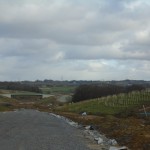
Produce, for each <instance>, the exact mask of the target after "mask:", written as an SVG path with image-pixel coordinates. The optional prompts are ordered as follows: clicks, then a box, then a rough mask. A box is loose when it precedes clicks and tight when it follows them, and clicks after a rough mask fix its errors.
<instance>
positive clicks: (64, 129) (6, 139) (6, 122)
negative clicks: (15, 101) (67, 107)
mask: <svg viewBox="0 0 150 150" xmlns="http://www.w3.org/2000/svg"><path fill="white" fill-rule="evenodd" d="M0 150H91V149H89V148H87V141H86V140H85V139H84V137H83V135H82V133H81V132H80V130H79V129H76V128H74V127H72V126H70V125H69V124H67V123H66V122H65V121H63V120H61V119H58V118H56V117H55V116H52V115H50V114H48V113H43V112H38V111H35V110H19V111H16V112H6V113H0Z"/></svg>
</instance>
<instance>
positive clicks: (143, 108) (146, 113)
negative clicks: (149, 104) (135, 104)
mask: <svg viewBox="0 0 150 150" xmlns="http://www.w3.org/2000/svg"><path fill="white" fill-rule="evenodd" d="M143 109H144V113H145V116H146V117H147V112H146V109H145V106H144V105H143Z"/></svg>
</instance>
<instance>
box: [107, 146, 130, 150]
mask: <svg viewBox="0 0 150 150" xmlns="http://www.w3.org/2000/svg"><path fill="white" fill-rule="evenodd" d="M109 150H128V148H127V147H126V146H123V147H114V146H111V147H110V148H109Z"/></svg>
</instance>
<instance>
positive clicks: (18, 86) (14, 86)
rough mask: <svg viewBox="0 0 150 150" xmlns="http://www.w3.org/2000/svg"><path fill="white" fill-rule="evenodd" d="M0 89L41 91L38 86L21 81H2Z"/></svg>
mask: <svg viewBox="0 0 150 150" xmlns="http://www.w3.org/2000/svg"><path fill="white" fill-rule="evenodd" d="M0 89H4V90H18V91H29V92H36V93H40V92H41V90H40V89H39V87H38V86H35V85H27V84H22V83H20V82H0Z"/></svg>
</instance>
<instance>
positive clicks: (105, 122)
mask: <svg viewBox="0 0 150 150" xmlns="http://www.w3.org/2000/svg"><path fill="white" fill-rule="evenodd" d="M58 114H59V115H62V116H65V117H67V118H69V119H71V120H73V121H75V122H78V123H80V124H82V125H93V126H94V127H95V128H96V129H97V130H98V131H99V132H101V133H103V134H105V135H106V136H107V137H108V138H114V139H116V140H117V142H118V143H119V145H125V146H127V147H129V148H130V149H131V150H149V149H150V118H146V119H141V118H136V117H128V118H116V117H114V116H104V117H103V116H102V117H101V116H93V115H87V116H81V115H80V114H74V113H64V112H61V113H58Z"/></svg>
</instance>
